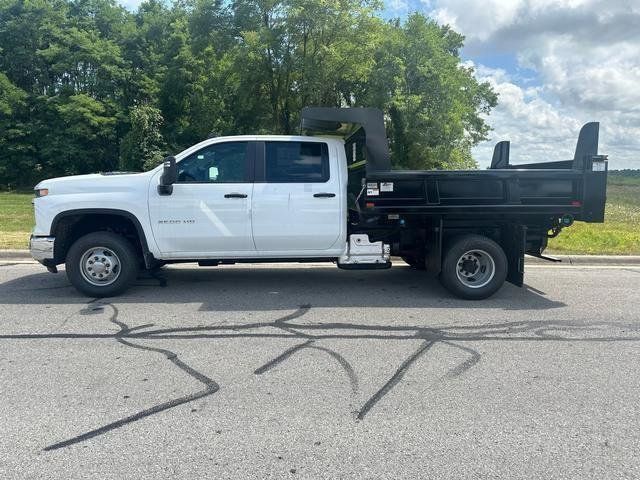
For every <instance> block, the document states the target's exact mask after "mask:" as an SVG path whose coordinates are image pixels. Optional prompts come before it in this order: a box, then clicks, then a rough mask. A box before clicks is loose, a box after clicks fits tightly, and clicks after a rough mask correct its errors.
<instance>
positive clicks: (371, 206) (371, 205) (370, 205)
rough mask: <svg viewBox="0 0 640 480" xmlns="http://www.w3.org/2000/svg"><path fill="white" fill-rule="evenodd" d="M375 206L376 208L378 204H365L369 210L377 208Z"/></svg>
mask: <svg viewBox="0 0 640 480" xmlns="http://www.w3.org/2000/svg"><path fill="white" fill-rule="evenodd" d="M375 206H376V204H375V203H373V202H367V203H366V204H365V207H367V208H373V207H375Z"/></svg>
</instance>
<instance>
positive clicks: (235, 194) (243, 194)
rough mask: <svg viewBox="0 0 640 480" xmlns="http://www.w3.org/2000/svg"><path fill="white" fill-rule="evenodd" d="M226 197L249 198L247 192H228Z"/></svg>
mask: <svg viewBox="0 0 640 480" xmlns="http://www.w3.org/2000/svg"><path fill="white" fill-rule="evenodd" d="M224 198H247V195H246V194H245V193H227V194H226V195H225V196H224Z"/></svg>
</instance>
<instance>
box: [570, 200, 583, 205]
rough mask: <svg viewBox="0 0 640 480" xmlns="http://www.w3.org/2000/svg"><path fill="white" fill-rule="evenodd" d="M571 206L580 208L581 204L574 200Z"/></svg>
mask: <svg viewBox="0 0 640 480" xmlns="http://www.w3.org/2000/svg"><path fill="white" fill-rule="evenodd" d="M571 205H573V206H574V207H581V206H582V202H581V201H580V200H574V201H573V202H571Z"/></svg>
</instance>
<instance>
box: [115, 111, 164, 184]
mask: <svg viewBox="0 0 640 480" xmlns="http://www.w3.org/2000/svg"><path fill="white" fill-rule="evenodd" d="M129 119H130V122H131V128H130V130H129V131H128V132H127V134H126V135H125V137H124V138H123V139H122V144H121V146H120V168H121V169H122V170H125V171H139V170H148V169H150V168H153V167H155V166H156V165H159V164H160V162H161V161H162V158H163V155H164V154H165V149H166V146H165V144H164V139H163V137H162V133H161V132H160V128H161V127H162V122H163V119H162V114H161V113H160V110H158V109H157V108H155V107H152V106H150V105H137V106H135V107H133V108H132V109H131V112H130V113H129Z"/></svg>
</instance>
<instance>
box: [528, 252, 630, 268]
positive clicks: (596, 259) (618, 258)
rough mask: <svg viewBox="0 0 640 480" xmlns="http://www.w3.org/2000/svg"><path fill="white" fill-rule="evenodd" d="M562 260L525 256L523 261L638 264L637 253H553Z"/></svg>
mask: <svg viewBox="0 0 640 480" xmlns="http://www.w3.org/2000/svg"><path fill="white" fill-rule="evenodd" d="M548 256H549V257H552V258H557V259H558V260H562V262H550V261H548V260H544V259H542V258H537V257H530V256H529V255H526V256H525V263H526V264H530V265H561V266H567V265H575V266H580V265H640V256H639V255H553V254H549V255H548Z"/></svg>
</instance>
